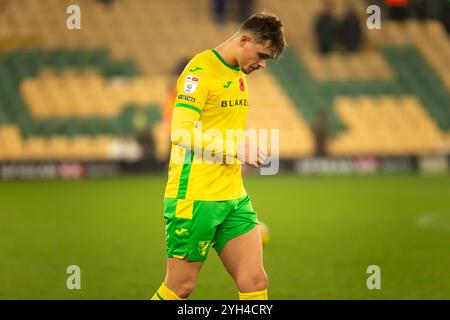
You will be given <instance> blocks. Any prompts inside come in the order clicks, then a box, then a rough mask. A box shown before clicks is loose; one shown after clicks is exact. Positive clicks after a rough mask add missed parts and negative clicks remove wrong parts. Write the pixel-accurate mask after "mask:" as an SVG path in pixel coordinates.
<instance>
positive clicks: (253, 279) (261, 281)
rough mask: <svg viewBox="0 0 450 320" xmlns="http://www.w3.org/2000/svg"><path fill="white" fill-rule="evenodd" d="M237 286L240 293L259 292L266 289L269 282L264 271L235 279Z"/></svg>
mask: <svg viewBox="0 0 450 320" xmlns="http://www.w3.org/2000/svg"><path fill="white" fill-rule="evenodd" d="M236 283H237V286H238V288H239V291H241V292H254V291H261V290H264V289H266V288H267V285H268V283H269V280H268V278H267V274H266V273H265V272H264V271H261V272H257V273H251V274H245V275H242V276H240V277H238V278H237V279H236Z"/></svg>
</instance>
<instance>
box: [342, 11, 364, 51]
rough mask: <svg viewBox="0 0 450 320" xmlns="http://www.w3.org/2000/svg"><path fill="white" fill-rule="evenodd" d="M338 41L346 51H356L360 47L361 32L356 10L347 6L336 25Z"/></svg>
mask: <svg viewBox="0 0 450 320" xmlns="http://www.w3.org/2000/svg"><path fill="white" fill-rule="evenodd" d="M338 33H339V35H338V41H339V43H340V44H341V46H342V47H343V49H344V50H345V51H346V52H357V51H358V50H359V49H360V48H361V43H362V37H363V33H362V30H361V23H360V21H359V17H358V15H357V13H356V10H355V9H354V8H353V7H348V8H347V11H346V12H345V14H344V17H343V19H342V21H340V22H339V26H338Z"/></svg>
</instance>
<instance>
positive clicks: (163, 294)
mask: <svg viewBox="0 0 450 320" xmlns="http://www.w3.org/2000/svg"><path fill="white" fill-rule="evenodd" d="M151 300H185V299H181V298H180V297H179V296H177V294H176V293H175V292H173V291H172V290H170V289H169V288H167V287H166V285H165V284H164V283H163V284H162V285H161V287H159V289H158V291H156V293H155V294H154V295H153V297H152V299H151Z"/></svg>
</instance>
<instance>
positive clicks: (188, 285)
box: [175, 281, 195, 299]
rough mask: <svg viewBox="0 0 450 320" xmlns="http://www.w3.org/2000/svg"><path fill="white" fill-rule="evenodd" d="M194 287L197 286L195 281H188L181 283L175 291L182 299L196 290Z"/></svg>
mask: <svg viewBox="0 0 450 320" xmlns="http://www.w3.org/2000/svg"><path fill="white" fill-rule="evenodd" d="M194 288H195V283H194V282H191V281H186V282H183V283H180V284H179V285H178V286H177V288H176V292H175V293H176V294H177V296H179V297H180V298H181V299H186V298H187V297H189V296H190V295H191V293H192V291H194Z"/></svg>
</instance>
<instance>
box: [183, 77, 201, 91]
mask: <svg viewBox="0 0 450 320" xmlns="http://www.w3.org/2000/svg"><path fill="white" fill-rule="evenodd" d="M199 81H200V78H199V77H195V76H186V80H185V81H184V92H186V93H194V92H195V89H197V86H198V83H199Z"/></svg>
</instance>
